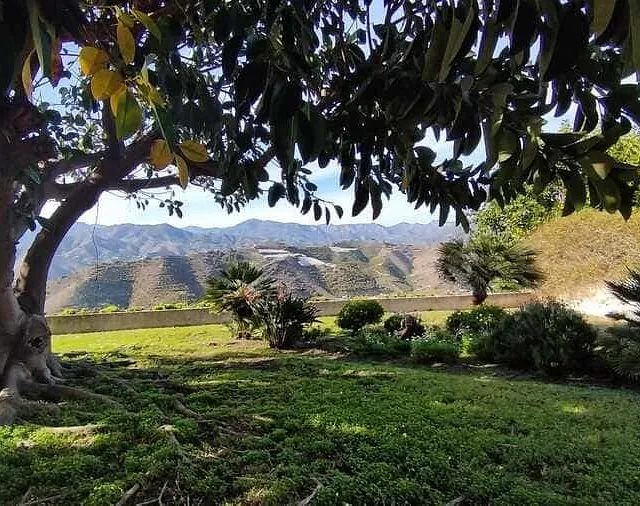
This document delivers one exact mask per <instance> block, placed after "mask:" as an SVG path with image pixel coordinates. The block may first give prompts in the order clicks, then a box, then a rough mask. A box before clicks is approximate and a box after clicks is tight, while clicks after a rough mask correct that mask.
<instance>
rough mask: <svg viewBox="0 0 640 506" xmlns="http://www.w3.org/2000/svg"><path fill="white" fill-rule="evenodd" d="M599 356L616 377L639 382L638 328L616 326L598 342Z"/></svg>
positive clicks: (639, 350)
mask: <svg viewBox="0 0 640 506" xmlns="http://www.w3.org/2000/svg"><path fill="white" fill-rule="evenodd" d="M599 344H600V347H599V353H598V354H599V355H600V356H601V357H602V358H603V359H604V362H605V364H606V366H607V368H608V369H610V370H611V371H612V372H613V373H614V374H615V375H616V376H621V377H623V378H628V379H630V380H632V381H638V380H640V327H638V326H637V325H633V324H627V325H616V326H615V327H611V328H609V329H607V332H606V334H605V335H604V336H603V338H602V340H601V341H600V343H599Z"/></svg>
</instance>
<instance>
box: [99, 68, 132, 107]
mask: <svg viewBox="0 0 640 506" xmlns="http://www.w3.org/2000/svg"><path fill="white" fill-rule="evenodd" d="M124 89H125V85H124V81H123V80H122V76H121V75H120V74H119V73H118V72H114V71H113V70H99V71H98V72H96V73H95V75H94V76H93V77H92V78H91V94H92V95H93V98H95V99H96V100H106V99H107V98H110V97H111V96H112V95H115V94H117V93H120V92H122V91H123V90H124Z"/></svg>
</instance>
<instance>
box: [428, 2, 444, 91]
mask: <svg viewBox="0 0 640 506" xmlns="http://www.w3.org/2000/svg"><path fill="white" fill-rule="evenodd" d="M440 12H441V14H440V16H439V17H438V20H437V21H438V22H437V23H435V26H434V27H433V32H432V35H431V41H430V44H429V47H428V48H427V53H426V54H425V57H424V58H425V63H424V69H423V71H422V80H423V81H433V80H434V79H435V78H436V76H437V75H438V69H439V68H440V65H442V57H443V55H444V53H445V51H446V50H447V41H448V40H449V22H448V21H447V18H448V17H450V13H451V9H450V8H449V7H448V6H445V7H443V8H442V11H440Z"/></svg>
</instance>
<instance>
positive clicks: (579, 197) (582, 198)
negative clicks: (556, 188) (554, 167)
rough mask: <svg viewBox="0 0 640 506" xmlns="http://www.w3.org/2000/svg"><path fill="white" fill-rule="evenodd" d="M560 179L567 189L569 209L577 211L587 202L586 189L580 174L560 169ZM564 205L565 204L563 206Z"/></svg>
mask: <svg viewBox="0 0 640 506" xmlns="http://www.w3.org/2000/svg"><path fill="white" fill-rule="evenodd" d="M560 179H562V182H563V183H564V186H565V188H566V189H567V197H566V198H567V201H568V202H569V203H570V204H571V207H570V208H571V209H572V210H575V211H579V210H580V209H582V208H583V207H584V205H585V203H586V202H587V189H586V186H585V182H584V180H583V179H582V176H580V174H578V173H577V172H575V171H571V172H568V171H561V172H560ZM565 207H566V206H565Z"/></svg>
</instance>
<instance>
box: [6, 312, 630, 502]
mask: <svg viewBox="0 0 640 506" xmlns="http://www.w3.org/2000/svg"><path fill="white" fill-rule="evenodd" d="M324 323H325V324H328V325H331V324H332V322H331V320H324ZM54 348H55V351H57V352H58V353H61V354H66V356H65V363H66V364H67V365H68V368H69V370H68V371H67V374H68V376H69V378H70V380H69V381H70V384H72V385H75V386H79V387H82V388H86V389H88V390H91V391H93V392H97V393H100V394H105V395H108V396H109V397H110V398H112V399H115V400H116V401H117V402H118V404H114V403H108V402H104V400H103V399H98V398H96V399H93V400H78V401H72V402H66V403H63V404H62V405H61V406H60V411H59V413H55V412H52V413H48V414H44V413H43V414H40V415H38V416H37V417H36V418H35V419H31V420H30V421H29V422H28V423H25V424H22V425H15V426H12V427H3V428H0V504H13V503H19V502H20V501H21V500H23V498H26V500H25V501H24V502H28V501H29V500H36V499H43V498H47V497H50V498H52V499H50V500H49V502H48V504H96V505H98V504H99V505H103V504H113V503H116V502H117V501H118V500H120V498H121V497H122V496H123V495H124V494H125V493H126V492H127V491H128V490H133V488H132V487H136V486H137V489H136V491H135V492H136V493H135V496H134V497H132V498H131V500H130V501H129V502H128V503H129V504H135V503H140V502H144V501H146V500H152V499H156V498H158V497H159V496H161V501H162V503H163V504H187V503H189V504H198V503H200V504H292V503H293V504H295V503H296V502H297V501H301V500H303V499H305V498H308V497H310V496H313V497H312V498H311V500H310V501H309V503H310V504H446V503H448V502H450V501H452V500H454V499H457V498H460V497H462V498H464V501H465V502H463V503H462V504H489V503H492V504H594V505H595V504H598V505H601V504H639V503H640V438H638V437H637V435H638V431H639V429H640V402H638V401H639V400H640V398H639V396H638V394H637V393H636V392H634V391H631V390H624V389H618V390H615V389H607V388H601V387H589V386H571V385H565V384H554V383H548V382H539V381H533V380H522V379H513V378H512V379H509V378H508V377H504V376H497V375H493V374H492V373H491V370H490V369H486V370H478V372H469V371H461V370H458V369H437V368H434V367H429V366H414V365H410V364H406V363H402V362H375V361H368V360H361V359H353V358H349V357H345V356H342V355H337V354H331V353H327V352H321V351H318V350H307V351H294V352H276V351H273V350H269V349H268V348H266V347H265V345H264V343H262V342H260V341H246V342H235V341H232V340H230V339H229V338H228V332H227V330H226V329H225V328H224V327H222V326H205V327H189V328H180V329H147V330H139V331H122V332H104V333H99V334H83V335H68V336H60V337H56V338H55V339H54ZM176 400H177V401H178V402H177V403H176V402H175V401H176ZM185 408H186V409H185ZM87 424H89V425H87ZM69 426H71V427H75V428H74V429H64V430H63V431H60V430H57V429H56V427H58V428H59V427H69ZM78 426H83V427H81V428H78ZM156 504H158V502H157V501H156Z"/></svg>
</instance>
